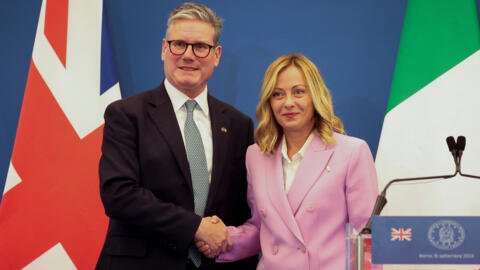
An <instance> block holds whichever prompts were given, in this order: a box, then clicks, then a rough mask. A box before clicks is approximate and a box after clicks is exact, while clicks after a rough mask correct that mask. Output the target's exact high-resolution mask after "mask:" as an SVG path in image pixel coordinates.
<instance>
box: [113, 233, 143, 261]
mask: <svg viewBox="0 0 480 270" xmlns="http://www.w3.org/2000/svg"><path fill="white" fill-rule="evenodd" d="M105 253H107V254H108V255H113V256H132V257H143V256H145V254H147V241H146V240H145V239H140V238H134V237H126V236H112V237H109V238H107V244H106V245H105Z"/></svg>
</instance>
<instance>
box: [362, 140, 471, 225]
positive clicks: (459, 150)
mask: <svg viewBox="0 0 480 270" xmlns="http://www.w3.org/2000/svg"><path fill="white" fill-rule="evenodd" d="M446 141H447V145H448V150H449V151H450V152H451V153H452V156H453V161H454V162H455V173H453V174H449V175H436V176H423V177H411V178H398V179H393V180H391V181H389V182H388V183H387V185H386V186H385V187H384V188H383V190H382V192H381V193H380V194H379V195H378V196H377V200H376V201H375V206H374V207H373V210H372V214H371V215H370V218H369V219H368V222H367V224H366V225H365V227H364V228H363V229H362V231H361V232H360V234H371V233H372V219H373V217H374V216H378V215H380V212H382V210H383V208H384V207H385V205H386V204H387V198H386V193H387V189H388V188H389V187H390V186H391V185H392V184H393V183H397V182H406V181H418V180H427V179H448V178H452V177H454V176H455V175H457V173H459V174H460V175H462V176H466V177H471V178H478V179H480V177H479V176H474V175H468V174H463V173H462V172H461V171H460V161H461V158H462V154H463V150H465V143H466V139H465V137H464V136H458V138H457V142H455V139H454V138H453V137H452V136H448V137H447V139H446Z"/></svg>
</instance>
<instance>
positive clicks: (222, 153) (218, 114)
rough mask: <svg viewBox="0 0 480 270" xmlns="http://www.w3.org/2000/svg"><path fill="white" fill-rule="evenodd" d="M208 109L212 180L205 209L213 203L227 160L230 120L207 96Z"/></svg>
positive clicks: (223, 109)
mask: <svg viewBox="0 0 480 270" xmlns="http://www.w3.org/2000/svg"><path fill="white" fill-rule="evenodd" d="M208 107H209V111H210V122H211V125H212V144H213V157H212V179H211V182H210V191H209V193H208V199H207V205H206V208H205V209H206V211H207V209H210V207H211V206H212V205H211V204H212V203H213V198H215V194H216V192H217V191H218V189H219V188H220V186H221V182H222V178H221V177H222V174H223V168H224V167H225V160H226V159H227V151H228V140H229V136H230V135H229V133H228V130H230V129H229V128H230V119H229V118H228V117H227V115H226V113H225V107H224V106H223V105H222V104H221V103H220V102H218V101H217V100H216V99H214V98H213V97H212V96H210V95H209V96H208Z"/></svg>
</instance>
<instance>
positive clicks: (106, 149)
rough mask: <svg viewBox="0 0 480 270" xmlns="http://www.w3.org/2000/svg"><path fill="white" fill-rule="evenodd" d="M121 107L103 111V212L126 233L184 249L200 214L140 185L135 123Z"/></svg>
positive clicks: (116, 104) (110, 106) (111, 106)
mask: <svg viewBox="0 0 480 270" xmlns="http://www.w3.org/2000/svg"><path fill="white" fill-rule="evenodd" d="M122 106H123V103H119V102H114V103H112V104H110V105H109V106H108V107H107V109H106V111H105V126H104V131H103V143H102V157H101V159H100V166H99V174H100V196H101V199H102V202H103V205H104V208H105V213H106V214H107V216H109V217H110V218H111V219H114V220H115V221H116V222H117V221H118V222H117V224H122V226H126V229H125V232H126V233H130V234H131V233H132V231H133V233H135V234H139V235H142V236H144V237H148V238H150V239H154V240H156V241H157V243H159V244H162V245H164V246H167V247H169V248H171V249H173V250H176V249H178V250H186V249H187V248H188V246H189V245H190V244H191V241H192V239H193V237H194V235H195V232H196V230H197V228H198V226H199V224H200V221H201V217H200V216H198V215H196V214H195V213H193V212H190V211H187V210H186V209H184V208H182V207H179V206H177V205H175V204H172V203H167V202H164V201H162V200H160V199H159V198H157V197H156V196H155V195H154V194H153V193H152V192H151V191H150V190H149V189H148V188H144V187H142V186H141V184H140V183H141V181H142V180H141V179H140V165H139V164H140V157H139V151H138V143H137V140H138V127H137V125H138V122H137V121H136V120H137V119H135V117H134V116H132V115H131V113H127V112H126V111H127V110H126V108H124V107H125V106H123V107H122ZM159 177H161V175H159ZM132 229H133V230H132Z"/></svg>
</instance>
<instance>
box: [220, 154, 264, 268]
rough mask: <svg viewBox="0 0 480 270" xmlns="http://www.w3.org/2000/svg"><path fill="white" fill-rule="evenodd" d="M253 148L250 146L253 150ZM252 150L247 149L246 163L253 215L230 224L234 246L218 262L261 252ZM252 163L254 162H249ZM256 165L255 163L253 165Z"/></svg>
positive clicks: (249, 200)
mask: <svg viewBox="0 0 480 270" xmlns="http://www.w3.org/2000/svg"><path fill="white" fill-rule="evenodd" d="M251 149H252V148H249V150H251ZM252 154H254V153H253V152H252V151H247V157H246V164H247V180H248V187H247V202H248V205H249V206H250V210H251V213H252V217H251V218H250V219H249V220H247V221H246V222H245V223H244V224H242V225H240V226H238V227H234V226H228V232H229V234H230V237H231V238H232V242H233V246H232V249H231V250H230V251H229V252H225V253H222V254H220V256H219V257H218V258H217V260H216V261H217V262H232V261H238V260H241V259H244V258H247V257H251V256H253V255H256V254H258V253H260V251H261V248H260V223H261V219H260V215H259V213H258V209H257V205H256V202H255V194H254V191H253V183H252V181H253V179H252V177H251V173H250V166H252V164H253V162H252V159H251V157H252ZM249 163H252V164H249ZM253 166H255V165H253Z"/></svg>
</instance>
